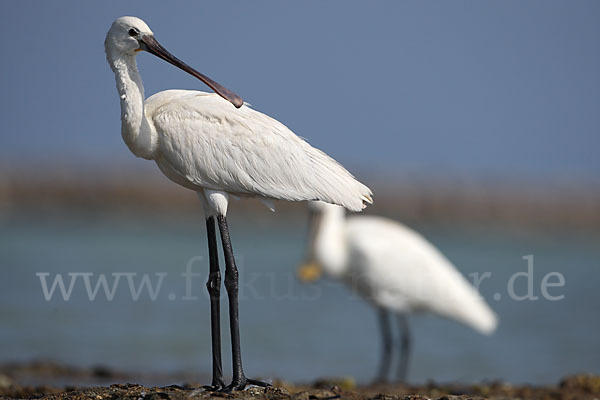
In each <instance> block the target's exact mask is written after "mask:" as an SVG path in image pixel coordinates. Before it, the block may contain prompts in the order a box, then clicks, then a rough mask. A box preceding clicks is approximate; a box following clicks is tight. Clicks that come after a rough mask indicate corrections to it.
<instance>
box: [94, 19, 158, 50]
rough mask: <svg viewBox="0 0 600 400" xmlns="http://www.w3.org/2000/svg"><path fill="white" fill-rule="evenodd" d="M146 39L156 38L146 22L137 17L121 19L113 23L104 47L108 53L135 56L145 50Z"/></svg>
mask: <svg viewBox="0 0 600 400" xmlns="http://www.w3.org/2000/svg"><path fill="white" fill-rule="evenodd" d="M146 37H154V33H153V32H152V30H151V29H150V28H149V27H148V25H146V23H145V22H144V21H142V20H141V19H139V18H136V17H120V18H117V19H116V20H115V22H113V23H112V25H111V27H110V29H109V31H108V33H107V34H106V40H105V41H104V46H105V48H106V52H107V53H109V52H119V53H121V54H129V55H134V54H135V53H136V52H138V51H141V50H144V49H143V46H144V44H143V43H144V42H143V41H144V38H146Z"/></svg>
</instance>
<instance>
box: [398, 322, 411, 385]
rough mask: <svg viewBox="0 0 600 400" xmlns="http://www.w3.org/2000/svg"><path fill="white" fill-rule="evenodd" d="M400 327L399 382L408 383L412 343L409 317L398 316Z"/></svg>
mask: <svg viewBox="0 0 600 400" xmlns="http://www.w3.org/2000/svg"><path fill="white" fill-rule="evenodd" d="M398 325H399V327H400V365H399V367H398V382H406V376H407V375H408V361H409V359H410V343H411V337H410V329H409V327H408V317H407V316H406V315H402V314H401V315H398Z"/></svg>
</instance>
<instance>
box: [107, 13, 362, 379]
mask: <svg viewBox="0 0 600 400" xmlns="http://www.w3.org/2000/svg"><path fill="white" fill-rule="evenodd" d="M104 46H105V50H106V58H107V60H108V63H109V64H110V67H111V69H112V70H113V72H114V73H115V79H116V81H117V91H118V92H119V98H120V100H121V134H122V136H123V140H124V141H125V143H126V144H127V146H128V147H129V150H131V152H132V153H133V154H135V155H136V156H137V157H142V158H145V159H147V160H154V161H155V162H156V164H158V167H159V168H160V170H161V171H162V172H163V173H164V174H165V175H166V176H167V177H168V178H169V179H171V180H172V181H174V182H175V183H178V184H179V185H181V186H184V187H186V188H188V189H191V190H194V191H196V192H197V193H198V196H199V197H200V199H201V201H202V204H203V207H204V211H205V216H206V228H207V232H208V247H209V260H210V261H209V264H210V271H209V279H208V282H207V284H206V286H207V288H208V292H209V293H210V302H211V334H212V351H213V381H212V385H211V386H212V388H214V389H223V388H224V385H223V375H222V367H221V341H220V333H221V332H220V326H219V314H220V310H219V299H220V285H221V276H220V272H219V264H218V254H217V242H216V233H215V219H216V220H217V223H218V225H219V230H220V232H221V241H222V244H223V253H224V256H225V264H226V267H225V288H226V290H227V295H228V298H229V324H230V329H231V348H232V351H231V353H232V359H233V380H232V382H231V384H230V385H229V386H228V387H226V388H224V389H226V390H237V389H243V388H244V387H245V386H246V385H247V384H249V383H250V384H257V385H264V383H262V382H260V381H255V380H251V379H248V378H246V376H245V375H244V371H243V369H242V356H241V352H240V335H239V319H238V271H237V268H236V265H235V259H234V256H233V249H232V247H231V241H230V238H229V230H228V227H227V220H226V213H227V205H228V202H229V195H230V194H231V195H235V196H242V197H244V196H249V197H257V198H259V199H261V200H263V201H265V202H267V203H268V202H269V201H270V200H271V199H282V200H289V201H303V200H322V201H325V202H328V203H334V204H339V205H341V206H344V207H346V208H348V209H349V210H352V211H360V210H362V209H363V208H364V207H365V206H366V203H371V201H372V200H371V198H372V193H371V191H370V190H369V188H368V187H366V186H365V185H363V184H362V183H360V182H358V181H357V180H356V179H354V177H353V176H352V175H351V174H350V173H349V172H348V171H346V170H345V169H344V167H342V166H341V165H340V164H338V163H337V162H336V161H335V160H333V159H332V158H330V157H329V156H327V155H326V154H325V153H323V152H322V151H320V150H317V149H315V148H313V147H311V146H310V145H309V144H308V143H307V142H305V141H304V140H302V139H301V138H299V137H298V136H296V135H295V134H294V133H293V132H292V131H290V130H289V129H288V128H287V127H286V126H285V125H283V124H282V123H280V122H278V121H276V120H274V119H272V118H270V117H268V116H266V115H265V114H262V113H260V112H258V111H254V110H253V109H251V108H250V107H249V106H248V105H246V104H244V102H243V101H242V99H241V98H240V97H239V96H238V95H236V94H235V93H233V92H232V91H230V90H228V89H226V88H224V87H223V86H221V85H219V84H218V83H216V82H215V81H213V80H211V79H210V78H208V77H206V76H205V75H203V74H201V73H199V72H198V71H196V70H194V69H193V68H191V67H190V66H188V65H187V64H185V63H183V62H182V61H181V60H179V59H178V58H176V57H175V56H173V55H172V54H171V53H169V52H168V51H167V50H166V49H165V48H164V47H162V46H161V45H160V44H159V43H158V42H157V41H156V39H155V38H154V34H153V33H152V31H151V30H150V28H149V27H148V25H146V23H144V21H142V20H141V19H139V18H135V17H121V18H118V19H117V20H115V22H113V24H112V26H111V27H110V30H109V31H108V34H107V35H106V40H105V42H104ZM142 50H143V51H147V52H148V53H151V54H154V55H155V56H158V57H159V58H162V59H163V60H165V61H167V62H169V63H171V64H173V65H174V66H176V67H178V68H180V69H182V70H184V71H185V72H187V73H189V74H190V75H192V76H194V77H196V78H198V79H200V80H201V81H202V82H204V83H205V84H206V85H208V86H209V87H210V88H211V89H212V90H214V91H215V92H216V94H213V93H205V92H199V91H191V90H166V91H164V92H160V93H157V94H155V95H153V96H151V97H150V98H148V99H147V100H145V101H144V87H143V85H142V79H141V78H140V75H139V73H138V69H137V65H136V54H137V53H138V52H140V51H142Z"/></svg>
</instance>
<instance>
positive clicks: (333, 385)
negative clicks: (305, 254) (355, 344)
mask: <svg viewBox="0 0 600 400" xmlns="http://www.w3.org/2000/svg"><path fill="white" fill-rule="evenodd" d="M155 378H156V377H155ZM164 378H166V377H164V376H162V377H160V378H159V379H158V380H159V381H160V380H161V379H164ZM128 379H134V378H133V375H128V374H123V373H118V372H113V371H111V370H109V369H106V368H100V367H97V368H90V369H78V368H69V367H64V366H57V365H53V364H42V363H37V364H31V365H6V366H4V367H1V368H0V397H1V398H17V399H25V398H26V399H31V398H38V399H57V400H58V399H69V400H84V399H85V400H88V399H89V400H102V399H132V400H140V399H141V400H151V399H152V400H154V399H173V400H177V399H209V398H222V399H265V400H325V399H353V400H363V399H380V400H384V399H385V400H387V399H389V400H393V399H408V400H417V399H419V400H421V399H440V400H442V399H447V400H451V399H534V400H537V399H540V400H541V399H552V400H561V399H564V400H568V399H584V400H585V399H590V400H591V399H598V398H600V376H595V375H573V376H569V377H566V378H564V379H563V380H562V381H561V382H559V383H558V384H556V385H550V386H529V385H511V384H508V383H503V382H494V383H485V384H469V385H463V384H458V383H451V384H436V383H429V384H426V385H418V386H413V385H403V384H374V385H368V386H357V385H356V384H355V382H354V380H353V379H351V378H343V379H321V380H319V381H316V382H313V383H311V384H291V383H288V382H284V381H275V382H273V386H272V387H268V388H266V389H265V388H258V387H250V388H248V389H247V390H245V391H241V392H235V393H231V394H227V393H214V392H209V391H205V390H204V389H203V388H202V387H201V385H200V384H199V383H186V384H182V385H169V386H161V387H157V386H151V385H147V386H144V385H141V384H132V383H118V384H110V383H109V382H111V381H112V382H122V381H123V380H128ZM140 379H141V380H147V379H152V377H151V376H145V377H143V378H140ZM53 381H55V382H57V383H58V382H81V383H80V384H72V383H71V384H66V385H64V384H62V385H61V384H56V385H55V384H52V382H53ZM36 382H37V383H36ZM100 382H103V383H102V384H100ZM88 385H91V386H88Z"/></svg>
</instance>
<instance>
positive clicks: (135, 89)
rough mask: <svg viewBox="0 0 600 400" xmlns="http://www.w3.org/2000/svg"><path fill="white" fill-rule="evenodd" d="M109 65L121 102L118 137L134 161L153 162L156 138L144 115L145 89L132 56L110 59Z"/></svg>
mask: <svg viewBox="0 0 600 400" xmlns="http://www.w3.org/2000/svg"><path fill="white" fill-rule="evenodd" d="M108 62H109V64H110V67H111V69H112V70H113V72H114V73H115V80H116V82H117V91H118V92H119V98H120V101H121V135H122V136H123V140H124V141H125V143H126V144H127V147H129V150H131V152H132V153H133V154H135V155H136V156H137V157H143V158H147V159H151V158H152V154H153V152H154V149H155V146H156V137H155V136H156V135H153V132H152V130H151V129H150V127H149V126H148V121H147V120H146V118H145V115H144V85H143V84H142V78H141V77H140V74H139V72H138V69H137V64H136V62H135V56H134V55H127V54H125V55H123V54H119V55H117V56H111V54H108Z"/></svg>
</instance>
